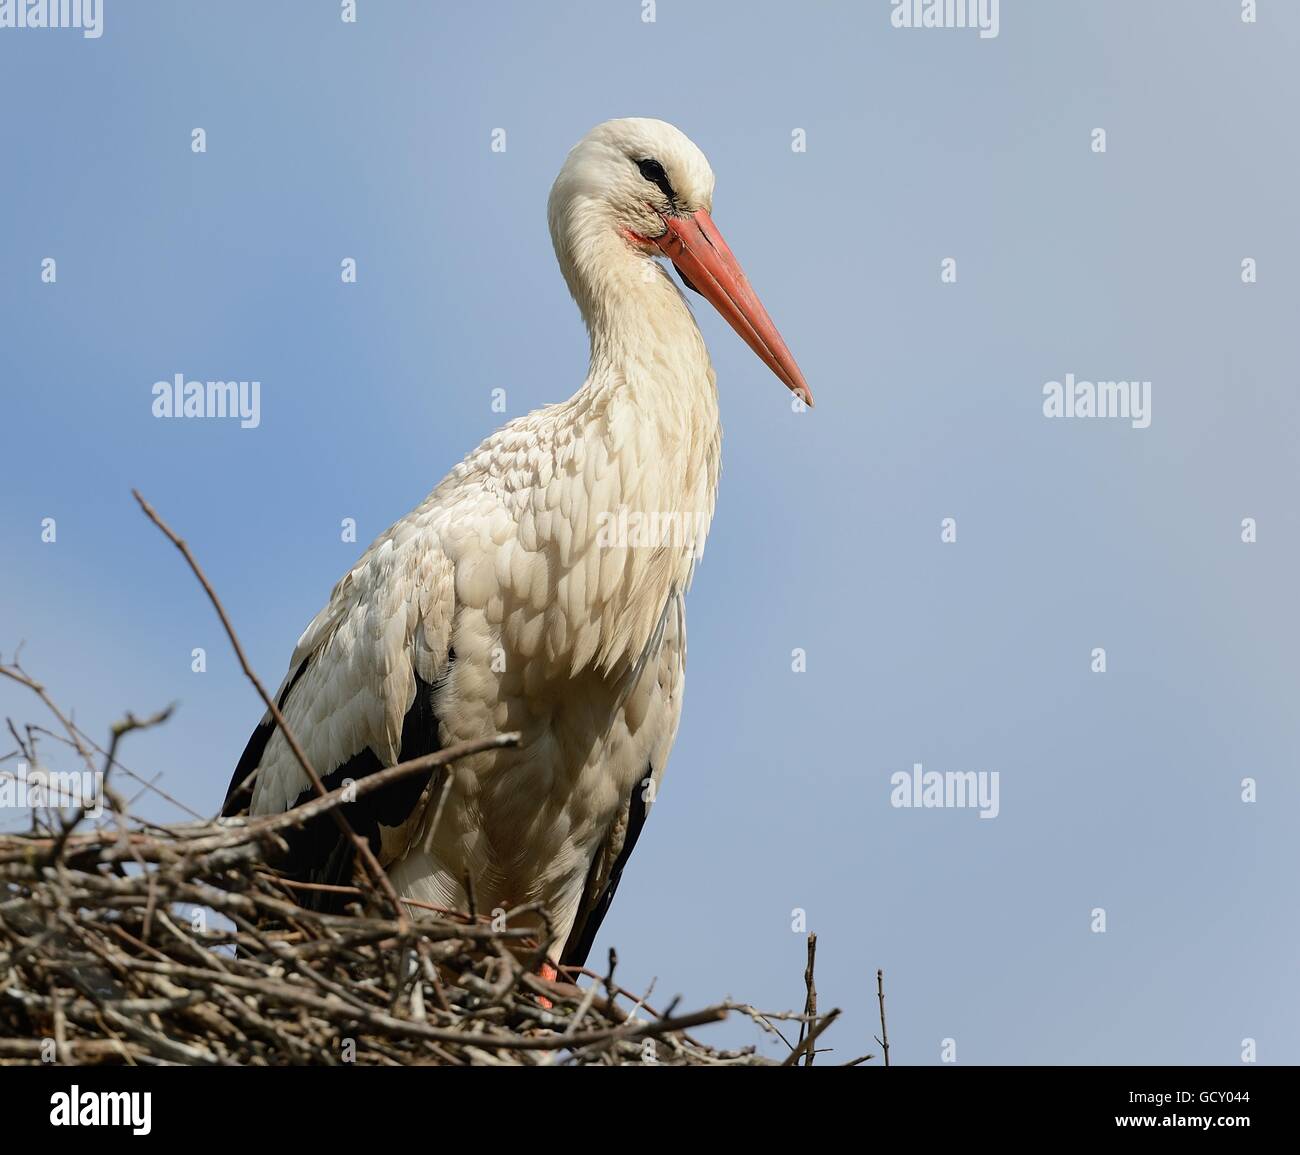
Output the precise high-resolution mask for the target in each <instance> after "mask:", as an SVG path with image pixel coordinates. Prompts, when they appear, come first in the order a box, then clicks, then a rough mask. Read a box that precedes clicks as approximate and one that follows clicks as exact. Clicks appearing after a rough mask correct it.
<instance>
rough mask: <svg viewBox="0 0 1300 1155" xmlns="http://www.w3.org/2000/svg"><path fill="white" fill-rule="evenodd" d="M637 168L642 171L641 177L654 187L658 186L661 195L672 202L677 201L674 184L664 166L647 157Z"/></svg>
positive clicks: (638, 163)
mask: <svg viewBox="0 0 1300 1155" xmlns="http://www.w3.org/2000/svg"><path fill="white" fill-rule="evenodd" d="M636 167H637V168H638V169H640V170H641V175H642V176H643V177H645V179H646V180H648V181H649V182H650V183H651V184H652V185H656V186H657V187H658V189H659V191H660V192H661V193H663V194H664V196H666V197H667V198H668V199H669V200H670V201H673V200H675V199H676V198H675V196H674V194H673V186H672V183H671V182H670V181H669V180H668V174H667V173H666V172H664V166H663V165H661V164H660V163H659V162H658V161H657V160H655V159H654V158H653V157H646V158H645V160H639V161H637V162H636Z"/></svg>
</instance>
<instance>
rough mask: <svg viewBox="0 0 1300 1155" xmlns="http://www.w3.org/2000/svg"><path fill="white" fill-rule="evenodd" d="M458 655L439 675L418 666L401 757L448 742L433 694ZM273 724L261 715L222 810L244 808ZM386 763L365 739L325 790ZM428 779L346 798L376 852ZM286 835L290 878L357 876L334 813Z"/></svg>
mask: <svg viewBox="0 0 1300 1155" xmlns="http://www.w3.org/2000/svg"><path fill="white" fill-rule="evenodd" d="M307 661H310V659H307ZM307 661H304V662H303V664H302V665H301V666H299V667H298V670H297V672H296V673H295V674H294V676H293V679H292V680H291V681H290V683H289V685H288V686H286V687H285V690H284V693H283V694H281V695H280V702H279V705H280V707H281V708H282V709H283V707H284V703H285V701H287V700H288V697H289V692H290V691H291V690H292V689H293V687H294V686H295V685H296V684H297V682H298V680H299V678H301V677H302V674H303V671H304V670H305V669H306V668H307ZM453 661H455V652H454V651H453V652H451V653H449V654H448V659H447V666H446V668H445V669H444V671H443V673H442V675H441V676H440V677H439V678H438V679H437V681H434V682H426V681H425V680H424V679H423V678H421V677H420V675H419V674H418V673H417V674H415V675H414V676H415V700H414V701H413V702H412V703H411V708H410V709H409V710H408V711H407V712H406V717H405V718H403V720H402V740H401V748H400V750H399V751H398V761H399V762H407V761H409V760H410V759H412V758H418V757H420V756H421V755H424V754H432V753H435V752H436V751H438V750H440V749H442V743H441V739H440V737H439V723H438V717H437V713H436V711H435V705H434V702H435V698H436V697H437V694H438V691H439V690H440V689H441V688H442V685H443V683H444V681H445V680H446V677H447V674H448V672H449V671H450V668H451V664H452V662H453ZM274 732H275V723H274V722H273V721H267V722H263V723H262V724H261V725H259V726H258V727H257V729H256V730H254V731H253V734H252V737H251V738H249V740H248V745H247V746H246V747H245V749H244V753H243V755H242V756H241V757H240V759H239V764H238V765H237V766H236V767H235V773H234V776H233V777H232V779H231V783H230V790H229V792H228V794H227V796H226V804H225V806H224V807H223V809H222V813H223V814H226V815H232V814H238V813H240V812H241V811H242V810H243V809H245V808H246V807H247V805H248V802H249V796H250V794H251V787H250V786H249V784H248V782H247V779H248V778H249V776H250V775H251V774H252V773H253V771H254V770H256V769H257V767H258V765H259V764H260V763H261V760H262V757H263V755H264V754H265V753H266V746H267V743H268V742H269V741H270V740H271V735H272V734H273V733H274ZM384 768H385V766H384V763H382V762H381V761H380V759H379V756H378V755H377V754H376V753H375V752H374V751H373V750H372V749H370V748H369V747H366V748H365V749H364V750H362V751H361V752H360V753H357V754H354V755H353V756H352V757H351V758H348V759H347V760H346V761H345V762H342V763H341V764H339V765H338V766H335V767H334V768H333V769H331V770H330V771H329V773H327V774H325V775H324V776H323V777H322V778H321V782H322V783H323V784H324V786H325V789H326V790H337V789H338V788H339V787H340V786H342V785H343V783H344V782H345V781H347V780H348V779H352V780H353V781H356V780H358V779H361V778H364V777H366V776H367V775H368V774H374V773H375V772H376V771H378V770H383V769H384ZM428 782H429V779H428V778H427V777H425V776H424V775H420V774H416V775H413V776H411V777H409V778H403V779H401V780H400V781H398V782H393V783H390V784H389V785H388V786H385V787H383V788H382V789H379V790H375V791H372V792H371V793H369V794H366V795H363V796H362V797H360V798H358V799H357V800H356V801H355V802H353V803H350V804H349V805H348V807H347V819H348V823H349V824H350V825H351V827H352V829H353V830H354V831H355V832H356V833H357V834H360V835H362V836H363V837H365V838H366V840H367V841H368V842H369V843H370V846H371V849H372V850H374V851H376V852H378V850H379V846H380V830H379V828H380V826H386V827H396V826H400V825H401V824H402V823H403V822H404V821H406V819H407V818H409V817H410V814H411V811H412V810H413V809H414V808H415V806H416V804H417V803H418V802H419V800H420V796H421V795H422V794H423V793H424V789H425V787H426V786H427V785H428ZM314 797H316V791H315V789H314V788H313V787H311V786H309V787H307V789H305V790H304V791H303V792H302V793H301V794H299V795H298V797H297V798H295V799H294V801H293V805H294V806H300V805H302V804H303V803H304V802H309V801H311V799H312V798H314ZM285 841H286V842H287V843H288V847H289V851H288V854H287V856H286V857H285V858H284V859H283V860H281V862H280V863H278V865H279V866H280V867H281V868H282V869H283V870H284V871H285V873H286V874H287V875H288V876H289V877H290V878H292V879H295V880H297V881H300V882H314V883H325V884H328V885H347V884H348V883H350V882H351V880H352V868H353V859H354V857H355V854H356V849H355V847H353V845H352V844H351V842H349V841H348V840H347V839H346V838H345V837H344V836H343V834H342V832H341V831H340V830H339V828H338V827H337V826H336V825H335V823H334V819H333V818H332V816H331V815H329V814H321V815H318V816H317V817H316V818H313V819H311V820H310V821H309V822H306V823H304V824H303V825H302V826H301V827H298V828H295V829H293V830H291V831H289V832H287V834H286V836H285ZM302 901H303V905H305V906H308V907H312V908H314V909H319V910H325V909H340V908H341V907H342V906H343V905H344V904H343V901H342V900H341V896H339V895H333V894H327V893H324V892H320V891H316V892H307V894H306V896H305V897H304V898H303V900H302Z"/></svg>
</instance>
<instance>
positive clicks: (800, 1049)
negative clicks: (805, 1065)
mask: <svg viewBox="0 0 1300 1155" xmlns="http://www.w3.org/2000/svg"><path fill="white" fill-rule="evenodd" d="M839 1017H840V1009H839V1007H836V1008H835V1009H834V1010H833V1011H831V1012H830V1013H829V1014H827V1016H826V1017H825V1018H824V1019H822V1020H821V1022H819V1023H818V1024H817V1025H816V1026H815V1027H813V1028H812V1029H811V1030H810V1031H809V1032H808V1037H807V1038H806V1039H804V1040H803V1042H801V1043H800V1044H799V1045H798V1046H797V1047H795V1049H794V1050H793V1051H791V1052H790V1053H789V1054H788V1055H786V1057H785V1058H784V1059H783V1060H782V1061H781V1066H783V1067H794V1066H798V1064H799V1056H800V1055H803V1054H805V1053H807V1052H811V1051H812V1047H813V1044H814V1043H815V1042H816V1041H817V1037H818V1036H819V1035H820V1034H821V1033H822V1031H824V1030H825V1029H826V1028H827V1027H829V1026H830V1025H831V1023H833V1022H834V1021H835V1020H836V1019H838V1018H839Z"/></svg>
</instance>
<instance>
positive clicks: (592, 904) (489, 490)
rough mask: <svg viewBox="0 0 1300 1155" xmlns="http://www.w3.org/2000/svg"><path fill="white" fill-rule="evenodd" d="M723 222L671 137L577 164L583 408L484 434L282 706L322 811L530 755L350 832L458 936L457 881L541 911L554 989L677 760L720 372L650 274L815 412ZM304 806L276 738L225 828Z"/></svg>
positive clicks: (641, 132)
mask: <svg viewBox="0 0 1300 1155" xmlns="http://www.w3.org/2000/svg"><path fill="white" fill-rule="evenodd" d="M712 206H713V172H712V170H711V169H710V168H709V164H708V162H707V161H706V160H705V158H704V155H703V153H701V152H700V150H699V149H698V148H697V147H696V146H695V145H694V144H693V143H692V142H691V141H690V140H688V139H687V138H686V137H685V136H684V135H683V134H682V133H681V132H679V131H678V130H677V129H676V128H674V127H672V126H671V125H669V124H665V123H664V122H663V121H659V120H644V119H629V120H611V121H607V122H606V123H605V124H602V125H599V126H598V127H597V128H595V129H593V130H592V131H591V132H589V133H588V134H587V135H586V136H585V137H584V138H583V139H582V140H581V141H580V142H579V143H578V144H577V145H576V146H575V147H574V149H573V150H572V151H571V152H570V153H569V156H568V159H567V160H566V161H565V164H564V167H563V168H562V169H561V171H560V175H559V177H558V179H557V180H556V182H555V185H554V187H553V188H552V189H551V196H550V201H549V205H548V215H549V219H550V228H551V238H552V241H553V243H554V245H555V254H556V257H557V258H558V260H559V263H560V268H561V269H562V270H563V272H564V279H565V280H566V281H567V282H568V286H569V290H570V292H571V293H572V294H573V296H574V298H575V300H576V301H577V304H578V308H579V309H580V310H581V312H582V317H583V320H584V321H585V322H586V325H587V329H588V332H589V334H590V338H591V363H590V369H589V370H588V373H587V379H586V381H585V382H584V383H583V385H582V387H581V388H580V389H579V390H578V391H577V392H576V393H575V394H574V395H573V396H572V397H571V398H570V399H569V400H568V401H564V402H562V403H560V404H557V405H549V406H547V407H546V408H544V409H538V410H536V411H535V412H533V413H530V414H528V415H527V416H526V417H521V418H519V419H518V420H516V421H512V422H510V424H508V425H506V426H505V427H504V428H503V429H501V430H499V431H498V432H496V433H494V434H493V435H492V436H491V437H489V438H488V439H487V440H486V441H484V442H483V443H482V444H481V445H480V446H479V447H478V448H477V449H475V450H474V451H473V452H472V453H471V454H470V455H469V456H468V457H466V458H465V460H464V461H462V462H461V463H460V464H459V465H457V466H456V467H455V468H454V469H453V470H452V471H451V473H450V474H448V475H447V477H446V478H444V479H443V481H442V482H441V483H440V484H439V485H438V487H437V488H436V489H435V490H434V491H433V492H432V493H431V494H430V495H429V496H428V497H427V498H426V499H425V500H424V501H423V502H422V503H421V504H420V505H419V506H418V507H417V508H416V509H414V510H412V511H411V512H410V513H409V514H407V515H406V516H405V517H404V518H402V519H401V520H400V521H398V522H396V523H395V524H394V525H393V526H391V527H390V528H389V529H387V530H385V531H384V532H383V533H382V534H380V535H379V537H378V538H377V539H376V540H375V541H374V543H373V544H372V545H371V546H370V547H369V549H367V550H366V552H365V553H364V554H363V555H362V557H361V559H360V561H358V562H357V563H356V565H355V566H353V568H352V570H351V571H350V572H349V573H348V574H346V575H345V576H344V578H343V580H342V581H340V582H339V583H338V585H336V586H335V587H334V590H333V593H332V594H331V595H330V599H329V603H328V604H327V605H326V606H325V608H324V609H323V610H321V612H320V613H319V614H317V615H316V617H315V618H314V619H313V621H312V622H311V624H310V625H309V626H308V627H307V629H306V631H305V632H304V633H303V635H302V637H301V638H299V640H298V646H297V649H296V650H295V651H294V654H293V658H292V660H291V661H290V663H289V670H288V673H287V675H286V677H285V679H284V681H283V682H282V683H281V685H280V688H279V690H278V691H277V701H278V704H279V707H280V709H281V711H282V713H283V715H284V718H285V721H286V722H287V723H288V725H289V726H290V727H291V729H292V730H293V732H294V733H295V735H296V736H297V737H298V739H299V741H300V742H301V744H302V746H303V749H304V751H305V753H306V755H307V757H308V759H309V760H310V762H311V763H312V765H313V766H314V767H315V768H316V770H317V771H318V772H319V773H320V775H321V777H322V778H323V780H324V782H325V785H326V786H327V787H329V788H334V787H337V786H338V785H339V784H341V783H342V782H343V781H344V780H345V779H349V778H351V779H354V780H355V779H359V778H361V777H362V776H363V775H366V774H370V773H373V772H374V771H376V770H379V769H380V768H382V767H385V766H391V765H394V764H396V763H397V762H399V761H404V760H406V759H410V758H414V757H416V756H418V755H421V754H425V753H429V752H432V751H436V750H438V749H441V748H445V747H446V746H449V745H452V744H453V743H457V742H462V741H466V740H469V739H474V738H482V737H486V736H489V735H492V734H495V733H499V732H502V731H507V730H518V731H521V732H522V735H523V740H522V743H521V745H520V746H519V747H518V748H503V749H494V750H491V751H489V752H486V753H482V754H478V755H475V756H473V757H470V758H466V759H464V760H462V761H460V762H458V763H457V764H456V766H455V767H454V769H451V770H450V771H444V772H440V773H439V774H437V775H435V776H434V777H433V780H432V781H430V780H428V779H426V778H424V777H423V776H416V777H413V778H410V779H407V780H405V781H404V782H398V783H395V784H393V785H392V786H391V787H390V788H387V789H385V790H379V791H376V792H374V793H371V794H369V795H366V796H365V797H363V798H362V799H361V800H359V801H357V802H356V803H354V804H353V805H351V806H349V807H348V810H347V814H348V818H349V820H350V822H351V824H352V827H353V829H355V830H356V831H357V832H358V833H360V834H364V835H365V836H367V837H368V838H369V839H370V841H371V845H372V847H373V848H374V850H375V852H376V854H377V856H378V857H379V860H380V862H381V863H382V864H383V865H384V867H385V869H386V870H387V871H388V873H389V877H390V879H391V881H392V884H393V887H394V889H395V890H396V892H397V893H398V894H399V895H400V896H401V897H402V898H405V899H411V900H415V901H416V902H419V903H428V904H433V905H434V906H440V907H450V908H456V909H461V910H463V909H466V907H467V905H468V896H467V894H466V888H465V880H467V879H468V880H469V881H470V883H471V887H472V890H473V897H474V900H475V902H476V905H477V907H478V909H480V910H488V909H492V908H494V907H503V908H507V909H509V908H511V907H513V906H515V905H519V904H523V903H526V902H532V901H541V902H542V903H544V904H545V906H546V908H547V909H548V911H549V912H550V914H551V916H552V929H553V932H554V934H555V938H554V939H553V941H552V943H551V946H550V948H549V950H548V958H549V960H550V963H549V965H543V967H542V973H543V975H544V976H545V977H547V978H548V979H550V978H554V977H555V973H556V972H555V970H554V967H555V966H557V965H573V966H580V965H582V963H583V961H584V960H585V958H586V956H587V952H588V951H589V950H590V949H591V945H592V941H593V940H594V938H595V936H596V931H597V929H598V928H599V926H600V923H601V920H602V919H603V918H604V915H605V912H606V910H607V909H608V907H609V904H610V900H611V899H612V897H613V894H614V890H615V888H616V887H617V885H618V882H619V877H620V875H621V873H622V871H623V866H624V863H625V862H626V861H627V858H628V855H629V854H630V853H631V851H632V848H633V846H634V845H635V843H636V840H637V837H638V835H639V834H640V832H641V826H642V823H643V822H644V820H645V816H646V811H647V809H648V804H649V802H651V801H653V797H654V793H653V791H654V789H655V788H656V787H657V786H658V783H659V780H660V777H661V776H662V774H663V772H664V767H665V765H666V763H667V761H668V753H669V751H670V750H671V749H672V745H673V738H674V737H675V735H676V733H677V722H678V718H679V717H680V715H681V709H682V690H683V686H684V664H685V656H686V630H685V612H684V608H683V596H684V594H685V592H686V589H687V587H688V586H689V584H690V581H691V574H692V570H693V568H694V565H695V559H696V557H697V556H698V553H699V550H700V548H701V547H702V546H703V541H704V536H705V533H706V532H707V530H708V525H709V520H710V518H711V516H712V513H713V508H714V500H715V495H716V491H717V485H718V472H719V468H720V450H721V437H722V430H721V426H720V424H719V421H718V399H717V390H716V387H715V383H714V381H715V379H714V373H713V369H712V366H711V365H710V362H709V355H708V352H707V350H706V349H705V347H704V340H703V338H702V337H701V335H700V331H699V329H698V328H697V327H696V325H695V320H694V318H693V317H692V315H691V311H690V308H689V307H688V305H687V303H686V300H685V298H684V297H683V295H682V293H681V292H680V291H679V290H678V288H677V286H676V285H675V284H674V283H673V281H672V279H671V278H670V277H669V276H668V274H667V272H666V271H665V270H664V268H663V267H662V266H661V265H660V264H659V263H658V261H657V260H656V258H657V257H660V256H667V257H668V258H669V259H670V260H671V261H672V262H673V264H674V265H675V266H676V268H677V270H678V272H679V273H680V274H681V277H682V280H683V281H684V282H685V283H686V285H687V286H688V287H690V288H692V289H694V290H695V291H696V292H698V293H699V294H700V295H702V296H703V297H705V298H706V299H707V300H708V301H709V302H710V303H711V304H712V305H713V306H714V307H715V308H716V309H718V311H719V312H721V313H722V315H723V316H724V317H725V318H726V319H727V321H729V322H730V324H731V325H732V327H733V328H734V329H735V330H736V331H737V332H738V333H739V334H740V335H741V337H743V338H744V340H745V341H746V342H747V343H748V344H749V346H750V347H751V348H752V349H753V350H754V351H755V352H756V353H757V354H758V355H759V357H761V358H762V360H763V361H764V362H765V363H766V364H767V365H768V367H769V368H770V369H771V370H772V371H773V372H774V373H775V374H776V376H777V377H778V378H780V380H781V381H782V382H784V383H785V384H786V385H787V386H788V387H789V388H790V389H791V390H793V391H794V392H796V393H797V394H799V395H800V396H802V397H803V398H804V399H805V401H807V402H808V403H809V404H811V395H810V393H809V391H808V387H807V385H806V384H805V382H804V379H803V375H802V374H801V373H800V371H799V368H798V366H797V365H796V364H795V362H794V359H793V357H791V355H790V351H789V350H788V349H787V348H786V346H785V342H784V341H782V340H781V337H780V335H779V334H778V333H777V331H776V328H775V327H774V326H773V324H772V322H771V320H770V319H769V317H768V315H767V312H766V311H765V310H764V308H763V306H762V305H761V304H760V303H759V301H758V298H757V297H756V296H755V295H754V293H753V291H752V290H751V289H750V287H749V283H748V282H747V281H746V279H745V276H744V273H743V272H742V271H741V268H740V266H739V264H738V263H737V261H736V259H735V257H734V256H733V255H732V253H731V251H730V249H728V248H727V245H726V243H725V242H724V241H723V239H722V236H721V235H720V234H719V232H718V230H717V228H716V227H715V226H714V224H713V221H712V219H711V217H710V211H711V209H712ZM620 513H627V514H629V515H631V514H640V515H642V517H643V518H647V519H648V518H649V515H658V516H659V517H660V519H661V520H660V525H661V526H664V525H667V526H669V527H680V526H682V525H687V526H690V527H691V529H692V535H691V537H690V539H689V540H682V538H681V536H680V535H674V534H670V535H668V536H669V538H670V540H664V541H654V540H652V541H649V542H646V541H644V540H642V541H640V542H636V541H633V542H625V541H622V540H620V539H619V537H618V534H617V533H615V532H612V527H613V526H615V525H617V524H618V523H619V522H618V515H619V514H620ZM601 515H606V516H605V517H602V516H601ZM669 515H678V517H677V518H676V519H674V518H672V517H671V516H669ZM631 521H632V522H633V523H634V524H635V523H636V522H637V519H636V518H632V519H631ZM624 524H627V522H624ZM643 524H644V523H643ZM602 529H603V530H604V531H605V536H604V539H602ZM650 783H653V785H650ZM312 795H313V791H312V788H311V786H310V784H309V782H308V781H307V778H306V776H305V774H304V773H303V771H302V769H301V767H300V766H299V764H298V763H297V761H296V759H295V758H294V756H293V754H292V752H291V750H290V748H289V746H288V744H287V743H286V742H285V740H284V738H283V735H282V734H281V733H280V732H278V731H277V729H276V726H275V723H274V721H273V720H272V718H271V716H270V714H269V713H268V714H267V715H266V716H264V717H263V719H262V722H261V724H260V725H259V726H258V727H257V729H256V730H255V731H254V732H253V735H252V737H251V739H250V740H249V742H248V747H247V749H246V750H245V751H244V754H243V756H242V757H241V758H240V760H239V765H238V766H237V768H236V770H235V774H234V778H233V780H232V782H231V786H230V791H229V793H228V795H227V800H226V806H225V813H227V814H238V813H242V812H244V811H247V812H249V813H252V814H271V813H278V812H280V811H283V810H285V809H286V808H288V807H291V806H295V805H297V804H299V803H301V802H304V801H306V800H307V799H309V798H310V797H312ZM290 868H291V870H294V871H296V872H297V874H298V877H299V878H301V879H303V880H310V881H314V882H317V883H340V882H342V883H346V882H348V881H350V878H351V872H352V869H353V863H352V848H351V846H350V845H348V844H347V843H346V842H345V841H344V840H343V839H341V838H340V836H339V832H338V830H337V828H336V827H334V826H333V825H331V824H330V823H329V822H321V821H318V822H316V823H314V824H312V826H311V827H309V829H308V830H307V831H306V833H305V834H304V835H303V837H301V838H300V839H298V841H297V842H296V843H295V845H294V847H293V861H292V862H291V864H290ZM308 893H311V892H310V891H308ZM317 893H319V892H317ZM308 901H310V900H308ZM317 901H320V900H319V899H317ZM413 914H415V915H418V908H416V909H414V910H413Z"/></svg>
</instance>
